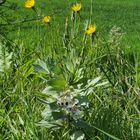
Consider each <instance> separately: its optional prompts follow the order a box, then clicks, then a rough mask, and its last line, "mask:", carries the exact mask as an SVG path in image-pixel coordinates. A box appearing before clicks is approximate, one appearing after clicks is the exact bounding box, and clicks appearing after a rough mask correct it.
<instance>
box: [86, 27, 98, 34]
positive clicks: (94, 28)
mask: <svg viewBox="0 0 140 140" xmlns="http://www.w3.org/2000/svg"><path fill="white" fill-rule="evenodd" d="M95 32H96V26H95V25H89V26H88V28H87V30H86V33H87V34H88V35H90V34H94V33H95Z"/></svg>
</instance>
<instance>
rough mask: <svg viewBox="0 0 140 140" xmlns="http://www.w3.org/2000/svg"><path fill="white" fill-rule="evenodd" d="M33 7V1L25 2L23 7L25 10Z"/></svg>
mask: <svg viewBox="0 0 140 140" xmlns="http://www.w3.org/2000/svg"><path fill="white" fill-rule="evenodd" d="M34 6H35V0H27V1H26V2H25V7H26V8H33V7H34Z"/></svg>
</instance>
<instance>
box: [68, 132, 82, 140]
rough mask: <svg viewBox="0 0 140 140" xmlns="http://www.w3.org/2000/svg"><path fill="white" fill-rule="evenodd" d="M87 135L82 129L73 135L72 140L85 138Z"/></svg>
mask: <svg viewBox="0 0 140 140" xmlns="http://www.w3.org/2000/svg"><path fill="white" fill-rule="evenodd" d="M84 137H85V134H84V133H83V132H82V131H75V132H74V133H73V134H72V135H71V136H70V139H71V140H83V139H84Z"/></svg>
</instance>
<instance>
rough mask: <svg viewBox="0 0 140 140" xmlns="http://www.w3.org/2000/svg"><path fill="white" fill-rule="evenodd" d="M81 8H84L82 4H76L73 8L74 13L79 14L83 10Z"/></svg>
mask: <svg viewBox="0 0 140 140" xmlns="http://www.w3.org/2000/svg"><path fill="white" fill-rule="evenodd" d="M81 8H82V5H81V3H76V4H74V5H73V6H72V7H71V9H72V11H74V12H79V11H80V10H81Z"/></svg>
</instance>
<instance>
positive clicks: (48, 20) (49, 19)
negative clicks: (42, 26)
mask: <svg viewBox="0 0 140 140" xmlns="http://www.w3.org/2000/svg"><path fill="white" fill-rule="evenodd" d="M43 21H44V22H45V23H50V21H51V17H50V16H45V17H44V18H43Z"/></svg>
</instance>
